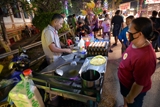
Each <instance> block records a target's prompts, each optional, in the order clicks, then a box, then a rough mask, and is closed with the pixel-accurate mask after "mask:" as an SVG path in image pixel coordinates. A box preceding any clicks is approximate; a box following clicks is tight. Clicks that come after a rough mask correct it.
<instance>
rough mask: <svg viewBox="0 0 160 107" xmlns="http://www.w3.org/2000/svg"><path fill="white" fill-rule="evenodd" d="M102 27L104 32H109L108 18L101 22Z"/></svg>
mask: <svg viewBox="0 0 160 107" xmlns="http://www.w3.org/2000/svg"><path fill="white" fill-rule="evenodd" d="M102 27H103V28H104V31H103V33H104V32H110V28H111V25H110V20H109V19H106V20H104V21H103V22H102Z"/></svg>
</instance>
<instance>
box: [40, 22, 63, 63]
mask: <svg viewBox="0 0 160 107" xmlns="http://www.w3.org/2000/svg"><path fill="white" fill-rule="evenodd" d="M41 41H42V48H43V51H44V53H45V55H46V59H47V61H48V63H49V64H50V63H52V62H54V61H56V60H57V59H58V58H59V57H60V56H61V53H55V52H52V51H51V50H50V49H49V45H50V44H52V43H54V44H55V46H56V47H58V48H61V45H60V40H59V36H58V32H57V30H55V29H54V28H53V27H52V26H50V25H48V26H47V27H46V28H45V29H44V30H43V32H42V36H41Z"/></svg>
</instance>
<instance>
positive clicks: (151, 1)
mask: <svg viewBox="0 0 160 107" xmlns="http://www.w3.org/2000/svg"><path fill="white" fill-rule="evenodd" d="M154 3H160V0H146V4H154Z"/></svg>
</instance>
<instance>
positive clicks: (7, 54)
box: [0, 31, 69, 59]
mask: <svg viewBox="0 0 160 107" xmlns="http://www.w3.org/2000/svg"><path fill="white" fill-rule="evenodd" d="M68 33H69V31H67V32H65V33H62V34H60V35H59V37H64V39H65V40H67V34H68ZM39 45H41V41H39V42H35V43H33V44H31V45H27V46H24V47H22V48H24V49H26V50H27V49H31V48H34V47H36V46H39ZM18 52H19V50H18V49H15V50H13V51H11V52H7V53H4V54H0V59H2V58H5V57H7V56H10V55H13V54H16V53H18Z"/></svg>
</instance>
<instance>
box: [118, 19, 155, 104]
mask: <svg viewBox="0 0 160 107" xmlns="http://www.w3.org/2000/svg"><path fill="white" fill-rule="evenodd" d="M128 33H129V41H130V42H131V43H130V45H129V46H128V48H127V49H126V51H125V52H124V53H123V56H122V61H121V62H120V65H119V68H118V78H119V81H120V91H121V94H122V95H123V97H124V107H142V103H143V98H144V96H145V95H146V93H147V91H148V90H149V89H150V88H151V76H152V74H153V73H154V72H155V69H156V55H155V52H154V50H153V48H152V45H151V43H150V42H149V40H150V39H151V38H152V37H153V36H154V35H155V34H156V32H155V31H153V26H152V22H151V20H150V19H148V18H144V17H140V18H136V19H134V20H133V21H132V23H131V24H130V26H129V30H128Z"/></svg>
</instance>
